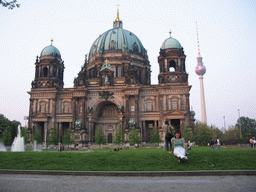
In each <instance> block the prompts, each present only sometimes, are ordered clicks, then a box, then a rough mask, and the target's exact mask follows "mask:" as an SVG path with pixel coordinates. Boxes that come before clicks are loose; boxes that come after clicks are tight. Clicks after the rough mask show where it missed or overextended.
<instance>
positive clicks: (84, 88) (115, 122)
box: [28, 11, 195, 146]
mask: <svg viewBox="0 0 256 192" xmlns="http://www.w3.org/2000/svg"><path fill="white" fill-rule="evenodd" d="M160 43H161V42H160ZM185 59H186V55H185V54H184V50H183V47H182V46H181V44H180V43H179V41H178V40H176V39H174V38H172V37H171V35H170V37H169V38H167V39H166V40H165V41H164V42H163V43H162V46H161V47H160V52H159V56H158V63H159V71H160V73H159V75H158V84H157V85H151V80H150V78H151V75H150V74H151V68H150V67H151V66H150V62H149V60H148V56H147V51H146V50H145V48H144V47H143V44H142V43H141V41H140V39H139V38H138V37H137V36H136V35H135V34H134V33H132V32H130V31H128V30H125V29H123V22H122V20H121V19H120V18H119V11H117V17H116V19H115V20H114V22H113V28H112V29H109V30H108V31H106V32H104V33H102V34H101V35H100V36H99V37H98V38H97V39H96V40H95V41H94V43H93V44H92V46H91V49H90V51H89V55H88V56H87V55H86V56H85V62H84V64H83V66H82V68H81V71H79V72H78V75H77V77H76V78H75V79H74V86H73V87H72V88H63V85H64V82H63V75H64V68H65V67H64V61H63V60H62V59H61V54H60V51H59V50H58V49H57V48H56V47H54V46H53V45H52V44H51V45H49V46H47V47H45V48H44V49H43V50H42V51H41V54H40V57H38V56H37V59H36V62H35V78H34V80H33V81H32V83H31V91H29V92H28V93H29V95H30V108H29V122H28V127H29V128H28V135H29V139H30V140H32V134H33V133H34V132H35V130H39V132H40V133H41V136H42V140H43V141H44V142H45V140H47V137H48V136H49V134H50V132H51V129H56V130H57V132H58V134H59V139H60V141H62V138H63V135H64V134H65V133H66V130H67V129H68V128H70V129H71V130H72V132H73V134H74V139H75V145H76V146H87V145H88V144H93V143H94V136H95V132H96V131H97V129H98V128H99V127H101V128H102V129H103V132H104V134H105V136H106V139H107V143H113V142H114V136H115V132H116V129H117V128H118V127H119V128H121V129H122V130H123V132H124V136H125V140H126V141H128V138H129V132H130V131H131V127H130V126H129V121H130V120H132V121H134V122H135V127H136V128H137V131H138V132H139V135H140V138H141V139H142V142H144V143H147V142H149V140H150V134H151V133H152V130H153V127H154V126H157V127H158V128H159V130H160V134H162V132H161V131H162V129H161V127H162V126H163V124H164V122H165V121H168V122H169V124H170V125H172V126H173V127H174V128H175V129H176V130H181V131H182V128H183V127H184V125H188V126H189V127H190V128H191V129H192V128H193V125H194V115H195V114H194V112H192V111H190V104H189V91H190V89H191V85H188V74H187V72H186V67H185Z"/></svg>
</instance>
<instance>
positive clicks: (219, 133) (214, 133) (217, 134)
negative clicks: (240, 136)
mask: <svg viewBox="0 0 256 192" xmlns="http://www.w3.org/2000/svg"><path fill="white" fill-rule="evenodd" d="M209 128H210V130H211V134H212V138H213V139H216V138H217V137H218V138H219V139H220V140H223V139H224V133H223V132H222V131H221V130H220V129H219V128H218V127H216V126H215V125H211V126H210V127H209Z"/></svg>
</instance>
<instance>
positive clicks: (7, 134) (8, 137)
mask: <svg viewBox="0 0 256 192" xmlns="http://www.w3.org/2000/svg"><path fill="white" fill-rule="evenodd" d="M2 140H3V143H4V145H5V146H10V145H12V138H11V133H10V131H9V130H8V128H6V129H5V131H4V132H3V134H2Z"/></svg>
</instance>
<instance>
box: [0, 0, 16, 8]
mask: <svg viewBox="0 0 256 192" xmlns="http://www.w3.org/2000/svg"><path fill="white" fill-rule="evenodd" d="M0 4H2V6H3V7H8V9H13V8H14V7H17V8H19V7H20V4H18V3H17V0H13V1H10V2H8V1H5V0H0Z"/></svg>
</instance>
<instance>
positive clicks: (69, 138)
mask: <svg viewBox="0 0 256 192" xmlns="http://www.w3.org/2000/svg"><path fill="white" fill-rule="evenodd" d="M74 143H75V139H74V135H73V133H72V130H71V129H70V128H68V129H67V130H66V134H65V135H64V136H63V144H64V145H68V146H69V145H71V144H74Z"/></svg>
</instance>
